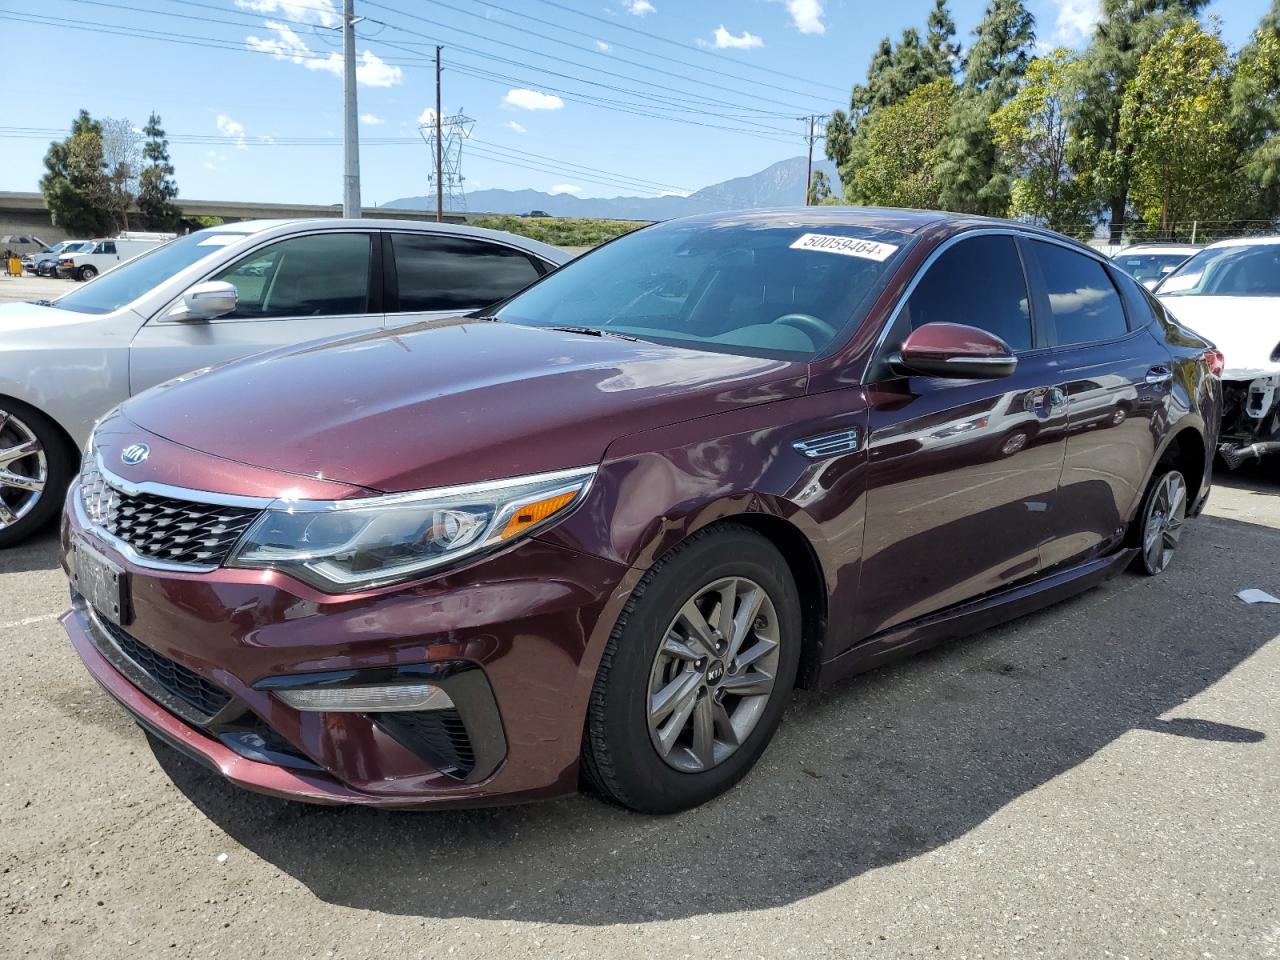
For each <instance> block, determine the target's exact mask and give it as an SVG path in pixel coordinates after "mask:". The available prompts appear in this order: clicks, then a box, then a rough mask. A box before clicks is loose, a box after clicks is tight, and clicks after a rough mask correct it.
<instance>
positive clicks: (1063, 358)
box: [1022, 238, 1173, 567]
mask: <svg viewBox="0 0 1280 960" xmlns="http://www.w3.org/2000/svg"><path fill="white" fill-rule="evenodd" d="M1022 244H1023V255H1024V259H1025V261H1026V263H1027V268H1028V271H1029V272H1030V274H1031V276H1032V279H1033V284H1034V286H1035V287H1036V288H1038V292H1037V296H1038V298H1039V303H1038V312H1039V314H1040V315H1041V316H1043V317H1044V319H1045V326H1046V327H1047V329H1048V335H1049V336H1050V337H1052V341H1053V344H1054V346H1053V350H1052V354H1053V363H1054V366H1055V368H1056V371H1057V381H1056V386H1057V388H1058V389H1059V390H1061V391H1062V393H1063V394H1064V395H1065V396H1066V400H1067V440H1066V459H1065V461H1064V463H1063V470H1062V481H1061V484H1060V485H1059V490H1058V498H1057V502H1056V503H1055V504H1054V508H1053V510H1052V512H1051V514H1050V517H1049V519H1050V527H1051V533H1052V538H1051V539H1050V540H1049V541H1048V542H1047V543H1046V544H1045V547H1044V551H1043V555H1044V561H1045V565H1046V566H1049V567H1051V566H1054V565H1056V564H1059V563H1065V562H1069V561H1072V560H1077V559H1083V558H1085V557H1087V556H1089V555H1093V554H1097V553H1100V552H1104V551H1106V550H1107V549H1109V548H1110V547H1111V546H1113V545H1114V544H1116V543H1117V542H1118V541H1119V540H1120V539H1121V538H1122V537H1123V536H1124V527H1125V521H1126V518H1127V517H1128V516H1129V515H1130V513H1131V512H1132V510H1133V509H1134V507H1135V506H1136V504H1137V502H1138V500H1139V499H1140V498H1141V496H1142V492H1143V485H1144V483H1145V482H1146V476H1147V469H1148V467H1149V466H1150V464H1151V460H1152V457H1153V456H1154V453H1155V449H1156V446H1157V445H1158V443H1159V442H1160V438H1161V437H1162V436H1163V434H1164V430H1165V428H1166V425H1167V423H1168V404H1169V387H1170V381H1171V380H1172V376H1173V374H1172V368H1171V358H1170V356H1169V352H1168V350H1167V349H1165V348H1164V347H1163V346H1162V345H1161V344H1160V343H1158V342H1157V341H1156V340H1155V338H1154V337H1152V336H1151V335H1150V333H1149V332H1148V331H1147V330H1146V327H1147V325H1148V323H1149V321H1150V319H1151V317H1150V314H1149V313H1147V314H1146V315H1145V316H1142V315H1138V316H1133V317H1132V319H1131V318H1130V314H1131V313H1134V312H1135V311H1136V310H1137V304H1136V303H1133V304H1130V305H1129V309H1128V310H1126V303H1125V298H1123V297H1122V296H1121V295H1120V291H1119V289H1118V287H1117V285H1116V282H1117V279H1118V278H1115V277H1113V275H1112V272H1111V270H1110V269H1109V268H1108V266H1107V265H1106V264H1105V263H1104V262H1103V260H1102V259H1101V258H1100V257H1094V256H1091V255H1089V254H1087V253H1085V252H1083V251H1080V250H1077V249H1075V248H1073V247H1068V246H1065V245H1062V244H1058V243H1054V242H1052V241H1049V240H1039V239H1030V238H1026V239H1024V240H1023V241H1022Z"/></svg>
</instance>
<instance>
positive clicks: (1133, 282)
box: [1111, 270, 1161, 330]
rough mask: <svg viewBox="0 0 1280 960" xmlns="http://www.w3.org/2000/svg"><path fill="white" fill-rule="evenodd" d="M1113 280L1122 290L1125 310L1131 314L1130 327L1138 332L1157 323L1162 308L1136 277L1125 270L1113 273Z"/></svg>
mask: <svg viewBox="0 0 1280 960" xmlns="http://www.w3.org/2000/svg"><path fill="white" fill-rule="evenodd" d="M1111 279H1112V281H1113V282H1114V283H1115V285H1116V286H1118V287H1119V288H1120V295H1121V296H1122V297H1123V298H1124V306H1125V309H1126V310H1127V311H1128V312H1129V321H1130V322H1129V326H1130V328H1132V329H1134V330H1137V329H1138V328H1140V327H1145V326H1146V325H1147V324H1149V323H1152V322H1153V321H1155V319H1156V317H1158V316H1160V313H1161V308H1160V305H1159V303H1158V302H1157V301H1156V299H1155V297H1153V296H1151V294H1150V292H1149V291H1148V290H1147V288H1146V287H1144V286H1143V285H1142V284H1141V283H1139V282H1138V280H1137V279H1136V278H1134V277H1131V276H1129V274H1127V273H1125V272H1124V271H1123V270H1113V271H1111Z"/></svg>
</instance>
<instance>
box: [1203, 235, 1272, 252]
mask: <svg viewBox="0 0 1280 960" xmlns="http://www.w3.org/2000/svg"><path fill="white" fill-rule="evenodd" d="M1277 243H1280V235H1275V236H1270V237H1233V238H1232V239H1230V240H1219V241H1218V242H1217V243H1211V244H1209V248H1211V249H1214V250H1216V249H1217V248H1218V247H1268V246H1272V245H1273V244H1277Z"/></svg>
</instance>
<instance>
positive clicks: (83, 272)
mask: <svg viewBox="0 0 1280 960" xmlns="http://www.w3.org/2000/svg"><path fill="white" fill-rule="evenodd" d="M97 275H98V268H97V267H91V266H87V265H86V266H83V267H81V268H80V270H79V271H78V272H77V273H76V276H77V277H79V278H80V279H81V280H92V279H93V278H94V277H96V276H97Z"/></svg>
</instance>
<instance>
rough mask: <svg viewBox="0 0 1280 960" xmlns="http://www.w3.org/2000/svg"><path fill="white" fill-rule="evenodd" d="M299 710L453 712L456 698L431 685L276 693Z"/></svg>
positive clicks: (417, 684)
mask: <svg viewBox="0 0 1280 960" xmlns="http://www.w3.org/2000/svg"><path fill="white" fill-rule="evenodd" d="M273 692H274V693H275V695H276V696H277V697H279V698H280V699H281V700H283V701H284V702H285V703H287V704H288V705H289V706H291V707H293V709H295V710H306V711H317V712H326V713H389V712H393V711H401V710H452V709H453V698H451V697H450V696H449V694H447V693H445V691H444V690H442V689H441V688H440V687H437V686H434V685H432V684H430V683H395V684H376V685H366V686H352V687H299V688H296V689H293V690H275V691H273Z"/></svg>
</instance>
